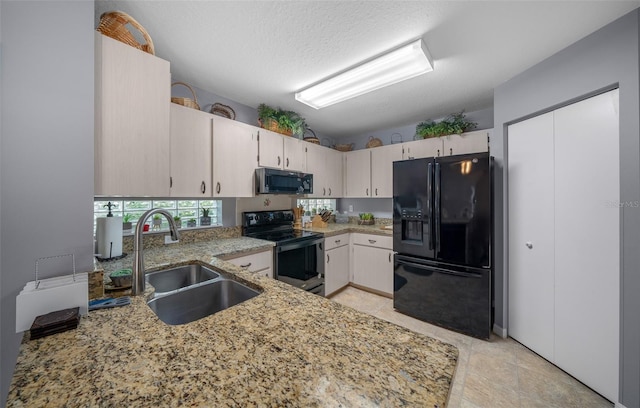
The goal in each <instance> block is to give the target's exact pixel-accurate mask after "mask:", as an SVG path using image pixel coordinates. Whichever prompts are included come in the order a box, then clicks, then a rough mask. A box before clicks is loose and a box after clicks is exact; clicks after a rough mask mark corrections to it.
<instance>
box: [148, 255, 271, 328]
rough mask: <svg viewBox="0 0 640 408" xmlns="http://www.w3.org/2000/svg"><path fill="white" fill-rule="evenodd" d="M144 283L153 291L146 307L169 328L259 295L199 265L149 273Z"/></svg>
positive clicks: (255, 291)
mask: <svg viewBox="0 0 640 408" xmlns="http://www.w3.org/2000/svg"><path fill="white" fill-rule="evenodd" d="M146 281H147V283H148V284H150V285H152V286H153V287H154V288H155V290H156V291H155V294H154V297H153V298H152V299H151V300H149V301H148V302H147V305H148V306H149V307H150V308H151V310H152V311H153V312H154V313H155V314H156V315H157V316H158V318H160V320H162V321H163V322H165V323H166V324H169V325H180V324H186V323H190V322H193V321H196V320H199V319H202V318H203V317H207V316H209V315H212V314H214V313H217V312H219V311H221V310H225V309H228V308H230V307H232V306H234V305H237V304H239V303H242V302H244V301H246V300H249V299H251V298H253V297H255V296H258V295H259V294H260V292H258V291H257V290H255V289H252V288H250V287H248V286H246V285H243V284H242V283H240V282H237V281H235V280H233V279H230V278H228V277H226V276H224V275H221V273H219V272H217V271H215V270H213V269H212V268H209V267H206V266H203V265H200V264H191V265H184V266H179V267H175V268H170V269H164V270H161V271H156V272H149V273H147V274H146Z"/></svg>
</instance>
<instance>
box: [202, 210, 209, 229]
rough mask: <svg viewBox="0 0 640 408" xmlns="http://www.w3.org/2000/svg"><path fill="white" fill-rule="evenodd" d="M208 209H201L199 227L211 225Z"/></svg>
mask: <svg viewBox="0 0 640 408" xmlns="http://www.w3.org/2000/svg"><path fill="white" fill-rule="evenodd" d="M209 211H211V209H210V208H203V209H202V217H200V225H201V226H202V225H211V217H209Z"/></svg>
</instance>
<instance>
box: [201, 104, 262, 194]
mask: <svg viewBox="0 0 640 408" xmlns="http://www.w3.org/2000/svg"><path fill="white" fill-rule="evenodd" d="M212 121H213V126H212V129H213V179H212V180H213V183H212V190H213V196H214V197H253V196H254V195H255V169H256V167H257V166H258V140H257V130H258V128H256V127H255V126H251V125H247V124H245V123H242V122H238V121H235V120H231V119H227V118H223V117H219V116H213V118H212Z"/></svg>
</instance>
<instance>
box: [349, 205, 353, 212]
mask: <svg viewBox="0 0 640 408" xmlns="http://www.w3.org/2000/svg"><path fill="white" fill-rule="evenodd" d="M349 212H353V204H351V205H349Z"/></svg>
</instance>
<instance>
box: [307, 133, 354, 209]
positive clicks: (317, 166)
mask: <svg viewBox="0 0 640 408" xmlns="http://www.w3.org/2000/svg"><path fill="white" fill-rule="evenodd" d="M303 143H305V151H306V164H307V169H306V171H307V173H311V174H313V194H312V195H311V196H313V197H323V198H340V197H342V196H343V181H342V178H343V155H344V153H342V152H339V151H337V150H334V149H329V148H327V147H323V146H319V145H316V144H313V143H307V142H303Z"/></svg>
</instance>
